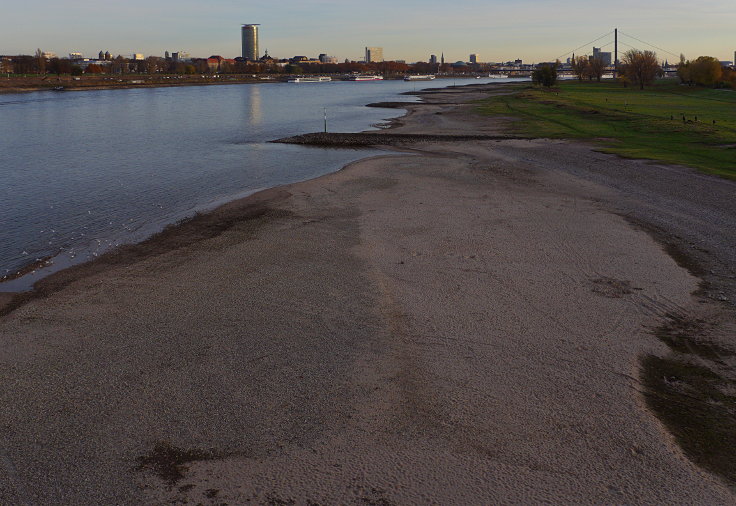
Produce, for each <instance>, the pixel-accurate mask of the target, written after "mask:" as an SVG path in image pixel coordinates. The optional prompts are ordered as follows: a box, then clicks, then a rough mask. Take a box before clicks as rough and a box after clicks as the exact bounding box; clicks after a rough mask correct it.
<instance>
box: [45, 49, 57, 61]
mask: <svg viewBox="0 0 736 506" xmlns="http://www.w3.org/2000/svg"><path fill="white" fill-rule="evenodd" d="M41 57H42V58H46V59H47V60H50V59H51V58H56V53H54V52H53V51H44V52H43V53H41Z"/></svg>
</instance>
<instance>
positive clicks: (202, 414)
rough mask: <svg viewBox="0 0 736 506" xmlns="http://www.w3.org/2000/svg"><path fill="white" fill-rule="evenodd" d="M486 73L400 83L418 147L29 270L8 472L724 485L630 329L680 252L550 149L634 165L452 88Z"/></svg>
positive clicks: (393, 497) (114, 496) (398, 494)
mask: <svg viewBox="0 0 736 506" xmlns="http://www.w3.org/2000/svg"><path fill="white" fill-rule="evenodd" d="M489 86H494V85H489ZM494 89H496V88H494ZM496 91H498V90H497V89H496ZM486 92H487V90H486V89H467V88H466V89H465V90H462V91H461V90H459V89H457V90H450V91H445V90H442V91H439V92H437V93H436V94H434V95H433V96H432V95H427V97H428V101H429V102H431V103H427V104H422V105H421V106H416V107H407V114H406V115H405V116H403V117H401V118H397V119H396V120H393V123H394V125H395V128H393V129H391V130H390V132H391V135H408V136H434V137H431V138H432V140H431V142H429V143H419V144H409V145H403V146H401V148H402V149H401V150H400V151H399V153H404V152H409V153H412V154H413V156H408V157H407V156H401V155H399V156H396V155H381V156H378V157H369V158H365V159H361V160H358V161H356V162H353V163H351V164H348V165H346V166H345V167H343V168H342V169H341V170H339V171H337V172H334V173H330V174H326V175H323V176H320V177H318V178H315V179H310V180H306V181H302V182H298V183H293V184H290V185H285V186H282V187H276V188H272V189H268V190H264V191H262V192H259V193H257V194H254V195H252V196H250V197H246V198H245V199H240V200H236V201H233V202H230V203H228V204H225V205H224V206H221V207H218V208H217V209H215V210H214V211H212V212H210V213H207V214H203V215H201V216H198V217H196V218H194V219H193V220H191V221H189V222H185V223H183V224H181V225H179V226H176V227H171V228H170V229H167V230H165V231H164V232H163V233H162V234H160V236H154V237H152V238H150V239H149V240H148V241H144V242H143V243H139V244H138V245H134V246H131V247H130V248H122V249H121V250H120V251H117V253H116V255H111V256H110V257H109V258H107V259H105V261H104V262H101V260H103V258H105V257H104V256H103V257H101V258H100V259H97V260H95V261H94V262H93V263H91V264H82V265H81V266H79V267H78V268H77V267H75V268H72V269H70V270H68V271H62V272H61V273H59V275H58V277H55V276H57V275H54V276H52V277H50V278H46V279H48V280H51V279H52V278H53V279H54V280H55V281H54V282H51V281H49V284H48V286H47V287H46V288H45V290H47V291H46V292H45V293H43V294H39V296H38V297H37V298H35V299H34V300H33V301H32V303H30V304H25V305H22V304H21V305H18V306H17V307H16V308H14V311H13V312H12V313H11V312H9V313H7V314H6V315H5V316H4V317H2V319H0V338H2V339H3V340H4V343H5V346H4V347H2V348H0V349H2V352H0V359H1V360H0V367H2V370H0V372H2V373H4V374H5V375H6V376H7V377H8V378H9V381H11V382H12V383H13V385H15V388H14V389H12V391H7V392H4V393H3V394H2V397H1V398H0V401H2V402H5V403H6V405H13V406H16V409H15V410H13V412H12V413H6V414H4V415H3V416H2V417H0V425H2V426H4V427H8V428H9V430H8V436H7V444H6V450H5V452H6V453H5V454H4V457H5V461H4V462H10V463H11V465H13V466H14V469H18V470H19V471H18V472H16V474H15V475H13V478H14V479H13V480H11V483H12V482H16V483H17V485H16V489H15V490H13V489H12V488H10V489H9V490H4V489H1V488H0V499H3V501H4V502H9V503H12V502H24V501H25V502H29V503H30V502H39V503H44V502H73V503H79V504H87V503H89V504H92V503H100V502H108V503H112V502H114V503H136V502H138V503H140V502H149V503H163V502H172V501H189V502H191V501H194V502H203V503H206V502H208V501H209V500H210V499H211V498H212V497H217V500H218V501H223V502H230V503H242V502H246V501H255V502H262V503H268V502H271V503H275V502H280V503H290V502H292V501H293V502H307V501H312V502H314V501H317V502H321V503H336V502H343V503H346V502H356V503H366V502H372V503H400V504H401V503H411V502H421V501H422V500H427V498H430V499H431V500H434V501H437V502H440V503H447V504H449V503H453V502H455V503H457V502H486V503H492V502H526V503H529V502H541V501H545V500H554V501H557V502H596V503H606V502H608V503H611V502H660V503H662V502H678V501H679V502H682V501H685V502H698V501H702V502H708V503H711V504H727V503H730V502H732V500H733V491H732V490H731V489H729V488H728V486H727V485H724V483H723V482H721V481H719V479H718V478H717V477H716V476H715V475H712V474H709V473H708V472H705V471H703V470H702V469H701V468H699V467H696V466H695V465H693V464H692V463H691V462H690V460H688V459H687V458H686V457H685V456H684V454H683V452H682V450H681V449H680V448H679V447H678V446H677V444H676V443H675V440H674V438H673V436H671V435H670V433H669V432H667V429H665V425H663V423H661V422H660V421H659V420H658V419H657V418H655V417H654V416H653V415H652V414H651V413H652V412H651V411H649V410H648V409H647V408H646V407H645V400H646V398H647V397H648V396H650V395H652V391H653V390H649V389H652V388H658V387H657V385H652V384H651V381H649V380H647V378H646V377H642V373H641V371H642V370H651V369H643V368H642V367H640V363H639V361H640V359H641V358H643V357H654V356H656V357H668V356H669V355H668V353H669V352H668V350H669V348H668V346H669V344H668V343H667V342H666V341H665V340H664V339H663V338H659V339H658V338H657V337H655V336H654V335H652V333H651V332H650V329H654V328H656V327H657V326H661V325H663V322H666V321H667V318H668V316H667V315H669V314H675V313H677V314H682V315H697V314H698V312H699V311H702V310H703V309H705V308H706V304H703V303H702V301H701V300H700V299H699V298H698V297H697V295H695V296H693V295H692V292H695V291H696V290H697V288H698V284H699V279H698V278H697V277H696V276H695V275H693V274H697V272H695V271H693V273H692V274H691V273H689V272H687V270H685V269H684V268H683V267H681V266H678V265H677V263H676V262H675V260H677V258H675V259H674V260H673V255H672V254H671V253H672V252H671V251H670V252H666V251H665V248H663V246H662V245H660V243H658V242H656V241H655V240H654V239H652V237H651V236H650V235H649V234H647V233H645V232H643V231H642V229H641V227H640V226H632V223H631V222H630V221H629V220H630V219H631V218H636V216H637V213H638V214H641V213H642V212H646V211H648V208H646V207H643V208H641V209H643V210H644V211H641V209H640V208H638V207H636V205H635V204H637V203H636V202H634V201H631V202H629V201H625V202H624V201H622V199H621V190H619V189H617V188H616V187H615V186H614V185H610V184H609V185H608V186H606V185H605V184H604V183H605V181H603V180H598V179H593V176H597V173H594V174H593V176H588V175H586V174H585V173H576V172H574V171H573V170H572V169H570V166H572V167H573V168H578V167H582V168H585V167H589V166H593V167H596V166H597V165H596V164H598V163H601V164H602V163H606V164H609V165H610V166H611V167H610V169H609V170H610V171H611V172H612V173H614V174H618V173H621V172H625V171H632V172H634V173H641V171H643V170H647V169H646V167H644V164H639V163H637V162H635V161H630V160H616V159H615V158H614V157H610V156H607V155H603V154H600V153H595V152H593V151H591V150H590V149H589V148H588V147H585V146H581V145H579V144H575V143H565V142H558V141H544V140H538V139H513V138H506V137H504V138H497V137H499V136H503V126H502V125H498V124H497V123H496V122H494V121H489V120H488V119H487V118H482V117H478V116H474V115H473V114H472V107H473V106H472V104H466V105H457V102H459V100H456V98H457V96H458V95H459V94H460V93H462V99H463V100H465V101H466V102H468V101H470V100H471V99H472V98H473V97H474V96H476V95H480V94H485V93H486ZM407 105H409V106H411V104H407ZM437 113H441V114H437ZM371 135H373V134H371ZM375 135H377V136H379V135H381V134H380V133H377V134H375ZM463 135H464V136H466V137H464V138H463V137H461V138H460V139H458V138H457V137H452V136H463ZM473 136H476V137H473ZM398 148H399V146H394V147H393V148H389V149H397V150H398ZM642 167H644V168H642ZM604 168H605V167H604V166H603V165H601V166H600V171H603V170H604ZM582 170H583V169H580V171H582ZM649 170H650V171H651V172H649V173H648V174H652V173H654V172H653V170H654V169H653V168H649ZM568 171H569V172H568ZM681 176H682V177H687V174H686V173H684V172H683V173H682V174H681ZM706 183H707V181H703V184H704V185H705V184H706ZM629 200H631V199H629ZM622 202H623V203H622ZM624 204H626V205H628V206H629V207H628V208H622V209H618V211H620V213H619V214H617V213H616V212H615V211H616V210H617V209H616V207H615V206H616V205H619V206H623V205H624ZM688 251H689V250H688ZM682 255H683V256H686V255H687V251H685V252H684V253H682ZM674 256H677V255H674ZM706 267H707V265H706ZM74 269H76V270H74ZM62 274H64V275H62ZM26 302H30V300H28V301H26ZM719 308H720V306H717V305H713V304H708V305H707V309H708V310H709V311H712V312H714V313H715V312H717V311H719V310H720V309H719ZM723 315H725V313H723ZM723 315H721V316H722V317H724V318H725V316H723ZM709 321H711V320H709ZM712 321H715V320H712ZM729 321H733V320H729ZM714 329H715V330H718V329H717V328H715V327H714V328H711V329H710V330H709V335H708V336H707V338H708V339H715V338H716V337H718V336H716V335H714V334H715V333H717V332H715V331H714ZM725 329H726V330H728V327H725ZM670 330H671V329H670ZM676 330H677V329H675V330H671V331H670V332H669V333H670V334H673V333H675V334H676V333H677V332H676ZM721 330H723V329H721ZM60 336H61V337H62V339H61V340H60ZM726 337H728V335H727V334H726ZM670 358H671V357H670ZM720 359H722V360H724V363H725V364H731V362H733V359H732V358H730V357H728V356H723V357H720ZM668 360H669V359H668ZM655 365H657V364H655ZM659 365H661V364H659ZM645 366H646V364H645ZM653 377H654V378H655V379H656V377H657V375H656V374H655V375H654V376H653ZM667 377H672V374H671V373H668V376H667ZM644 380H647V381H644ZM650 380H651V378H650ZM47 407H48V408H47ZM47 409H48V412H46V410H47ZM655 411H656V410H655ZM59 412H61V413H62V414H61V415H58V414H57V413H59ZM44 414H46V415H47V416H43V415H44ZM670 423H671V422H670V421H667V422H666V424H667V426H668V427H670ZM673 432H675V433H676V430H675V431H673ZM79 434H88V435H89V437H85V438H84V440H80V439H79ZM31 435H33V436H31ZM29 441H44V443H45V444H44V446H43V448H42V449H40V450H39V449H38V448H35V449H30V448H29V445H28V442H29ZM39 452H43V453H42V454H39ZM39 461H43V462H46V464H44V465H43V466H39V465H38V462H39ZM2 466H6V464H0V473H2V472H3V470H4V468H3V467H2ZM6 467H7V466H6ZM704 467H705V468H708V469H710V468H709V467H708V465H704ZM448 469H449V471H448ZM710 470H711V471H715V472H717V469H716V470H714V469H710ZM39 475H44V476H53V477H54V480H55V481H54V483H55V484H56V485H55V486H53V487H45V486H43V483H45V482H42V481H38V480H34V477H35V476H39ZM32 482H36V483H40V484H41V485H40V486H38V487H34V488H33V489H31V488H30V487H25V488H24V487H23V484H24V483H32ZM624 485H625V486H624ZM29 494H32V495H29ZM208 498H210V499H208Z"/></svg>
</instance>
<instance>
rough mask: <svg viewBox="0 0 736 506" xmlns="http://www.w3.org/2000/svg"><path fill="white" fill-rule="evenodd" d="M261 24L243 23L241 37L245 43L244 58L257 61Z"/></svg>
mask: <svg viewBox="0 0 736 506" xmlns="http://www.w3.org/2000/svg"><path fill="white" fill-rule="evenodd" d="M259 26H261V25H259V24H253V25H243V28H242V33H241V38H242V43H243V58H245V59H246V60H251V61H256V60H257V59H258V55H259V52H258V27H259Z"/></svg>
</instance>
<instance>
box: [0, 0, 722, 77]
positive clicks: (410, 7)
mask: <svg viewBox="0 0 736 506" xmlns="http://www.w3.org/2000/svg"><path fill="white" fill-rule="evenodd" d="M5 3H6V5H4V6H3V9H2V28H1V29H0V54H33V53H34V52H35V50H36V48H41V49H42V50H44V51H53V52H55V53H57V54H58V55H60V56H63V55H66V54H68V53H69V52H82V53H83V54H84V55H85V56H96V55H97V53H98V52H99V51H100V50H102V51H110V52H111V53H112V54H114V55H117V54H122V55H131V54H132V53H143V54H144V55H146V56H151V55H152V56H163V54H164V51H170V52H174V51H184V52H188V53H190V54H191V55H192V56H196V57H207V56H210V55H214V54H219V55H222V56H224V57H226V58H234V57H236V56H240V26H241V24H245V23H260V24H261V25H262V26H261V28H260V48H261V53H262V52H263V51H264V50H265V49H268V52H269V54H271V55H272V56H274V57H277V58H289V57H292V56H295V55H305V56H309V57H316V56H317V55H318V54H320V53H327V54H329V55H331V56H336V57H338V58H339V59H340V61H342V60H344V59H346V58H349V59H352V60H358V59H360V58H362V57H363V54H364V47H365V46H378V47H383V48H384V57H385V59H387V60H406V61H408V62H414V61H426V60H428V58H429V55H430V54H436V55H437V56H440V54H441V53H443V52H444V54H445V59H446V61H448V62H454V61H458V60H462V61H467V60H468V55H469V54H470V53H478V54H479V56H480V57H479V61H493V62H496V61H508V60H515V59H517V58H518V59H522V60H524V62H526V63H536V62H541V61H553V60H555V59H556V58H558V57H561V59H562V60H564V59H565V58H567V57H568V56H570V54H569V53H570V52H571V51H572V50H574V49H576V48H579V47H580V46H583V47H582V48H580V49H579V50H578V51H576V54H590V53H591V52H592V45H593V44H588V43H589V42H591V41H593V40H594V39H597V38H598V37H600V36H603V35H605V34H607V33H609V32H612V31H613V29H614V28H616V27H618V28H619V30H620V31H621V32H622V35H621V37H620V39H619V40H620V41H621V45H620V46H619V51H625V50H627V49H630V47H631V46H634V47H637V48H638V49H654V50H655V51H656V52H657V54H658V56H659V57H660V59H662V60H665V59H668V60H669V61H673V60H675V61H676V60H677V57H678V56H679V54H680V53H684V54H685V56H686V57H687V58H689V59H694V58H696V57H698V56H701V55H708V56H715V57H716V58H718V59H719V60H733V58H734V51H736V37H734V36H733V31H734V29H733V27H734V26H735V25H736V1H734V0H700V1H698V2H692V0H687V1H684V0H647V1H642V0H619V1H618V2H615V3H614V2H610V1H607V2H599V1H597V0H587V1H586V0H556V1H547V0H544V1H543V0H513V1H509V0H454V1H452V0H442V1H440V0H422V1H419V0H312V1H310V0H303V1H298V0H261V1H253V0H251V1H247V2H246V1H244V0H239V1H234V0H210V1H202V0H199V1H194V0H148V1H144V0H123V1H119V0H118V1H110V0H106V1H93V0H34V1H29V0H26V1H24V2H16V1H12V0H7V2H5ZM629 36H633V37H635V38H638V39H640V40H642V41H645V42H647V43H649V44H654V45H655V46H656V47H657V48H659V49H655V48H652V47H651V46H648V45H646V44H643V43H641V42H638V41H636V40H635V39H632V38H630V37H629ZM612 42H613V35H612V34H611V35H610V36H606V37H604V38H603V39H601V40H599V41H598V42H596V44H595V45H596V46H598V45H602V46H604V49H603V50H604V51H607V50H611V51H612V48H613V44H612Z"/></svg>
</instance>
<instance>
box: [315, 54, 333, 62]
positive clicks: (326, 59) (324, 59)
mask: <svg viewBox="0 0 736 506" xmlns="http://www.w3.org/2000/svg"><path fill="white" fill-rule="evenodd" d="M319 61H320V63H337V56H327V55H326V54H324V53H322V54H321V55H319Z"/></svg>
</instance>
